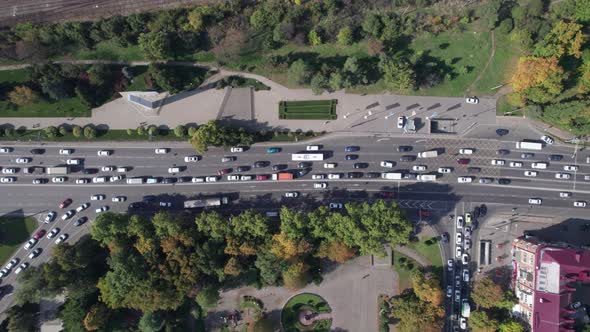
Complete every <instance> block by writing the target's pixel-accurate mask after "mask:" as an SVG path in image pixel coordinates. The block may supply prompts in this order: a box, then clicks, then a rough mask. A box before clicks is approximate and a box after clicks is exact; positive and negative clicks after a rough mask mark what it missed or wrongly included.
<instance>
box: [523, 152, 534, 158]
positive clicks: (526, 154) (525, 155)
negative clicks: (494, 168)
mask: <svg viewBox="0 0 590 332" xmlns="http://www.w3.org/2000/svg"><path fill="white" fill-rule="evenodd" d="M534 157H535V154H534V153H523V154H521V155H520V158H522V159H532V158H534Z"/></svg>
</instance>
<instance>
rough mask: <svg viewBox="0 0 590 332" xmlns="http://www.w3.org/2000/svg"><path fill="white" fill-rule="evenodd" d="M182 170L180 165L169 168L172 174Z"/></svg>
mask: <svg viewBox="0 0 590 332" xmlns="http://www.w3.org/2000/svg"><path fill="white" fill-rule="evenodd" d="M178 172H180V167H170V168H168V173H170V174H172V173H178Z"/></svg>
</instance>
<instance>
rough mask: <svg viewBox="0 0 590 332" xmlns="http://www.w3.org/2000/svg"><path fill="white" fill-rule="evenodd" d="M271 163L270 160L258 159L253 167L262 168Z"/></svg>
mask: <svg viewBox="0 0 590 332" xmlns="http://www.w3.org/2000/svg"><path fill="white" fill-rule="evenodd" d="M268 165H270V162H268V161H257V162H255V163H254V165H252V167H254V168H262V167H266V166H268Z"/></svg>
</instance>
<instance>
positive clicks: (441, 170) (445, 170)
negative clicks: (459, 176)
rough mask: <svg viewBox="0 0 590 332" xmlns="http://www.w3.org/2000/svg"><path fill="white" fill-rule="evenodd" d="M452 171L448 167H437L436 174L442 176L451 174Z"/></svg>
mask: <svg viewBox="0 0 590 332" xmlns="http://www.w3.org/2000/svg"><path fill="white" fill-rule="evenodd" d="M452 171H453V169H452V168H450V167H439V168H438V172H439V173H443V174H446V173H451V172H452Z"/></svg>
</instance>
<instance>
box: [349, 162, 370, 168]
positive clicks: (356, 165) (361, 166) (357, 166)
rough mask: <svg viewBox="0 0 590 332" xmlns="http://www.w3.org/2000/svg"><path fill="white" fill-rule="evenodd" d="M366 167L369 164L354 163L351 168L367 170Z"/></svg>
mask: <svg viewBox="0 0 590 332" xmlns="http://www.w3.org/2000/svg"><path fill="white" fill-rule="evenodd" d="M367 167H369V164H367V163H354V164H353V165H352V168H355V169H359V168H367Z"/></svg>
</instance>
